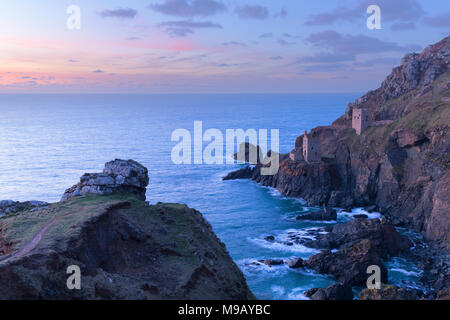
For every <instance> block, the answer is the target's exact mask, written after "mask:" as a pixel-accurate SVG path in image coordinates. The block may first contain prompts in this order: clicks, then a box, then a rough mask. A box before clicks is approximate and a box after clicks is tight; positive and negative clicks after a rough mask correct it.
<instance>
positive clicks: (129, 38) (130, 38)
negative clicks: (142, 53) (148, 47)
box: [125, 37, 141, 41]
mask: <svg viewBox="0 0 450 320" xmlns="http://www.w3.org/2000/svg"><path fill="white" fill-rule="evenodd" d="M140 39H141V38H139V37H128V38H126V39H125V40H127V41H135V40H140Z"/></svg>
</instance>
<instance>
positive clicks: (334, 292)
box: [311, 283, 353, 300]
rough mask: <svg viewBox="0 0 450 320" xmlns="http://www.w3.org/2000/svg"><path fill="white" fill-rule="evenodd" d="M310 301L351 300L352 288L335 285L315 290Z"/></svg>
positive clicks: (339, 284) (345, 285)
mask: <svg viewBox="0 0 450 320" xmlns="http://www.w3.org/2000/svg"><path fill="white" fill-rule="evenodd" d="M311 299H312V300H353V291H352V287H351V286H350V285H348V284H341V283H335V284H332V285H330V286H328V287H326V288H321V289H318V290H316V292H315V293H313V294H312V295H311Z"/></svg>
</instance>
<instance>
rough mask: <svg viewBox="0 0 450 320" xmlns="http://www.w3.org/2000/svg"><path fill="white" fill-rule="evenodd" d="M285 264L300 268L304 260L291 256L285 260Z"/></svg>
mask: <svg viewBox="0 0 450 320" xmlns="http://www.w3.org/2000/svg"><path fill="white" fill-rule="evenodd" d="M286 265H287V266H288V267H289V268H291V269H297V268H302V267H304V266H305V261H303V259H302V258H291V259H288V260H286Z"/></svg>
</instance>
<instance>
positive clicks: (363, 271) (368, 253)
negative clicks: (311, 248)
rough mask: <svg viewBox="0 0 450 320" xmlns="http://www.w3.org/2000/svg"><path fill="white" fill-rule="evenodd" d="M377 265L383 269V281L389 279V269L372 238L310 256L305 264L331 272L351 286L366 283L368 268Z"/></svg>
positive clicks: (323, 272)
mask: <svg viewBox="0 0 450 320" xmlns="http://www.w3.org/2000/svg"><path fill="white" fill-rule="evenodd" d="M372 265H377V266H379V267H380V269H381V271H382V272H381V281H382V282H386V281H387V270H386V268H385V267H384V266H383V263H382V260H381V256H380V254H379V250H378V248H377V247H376V245H375V244H374V243H373V242H371V241H370V240H361V241H360V242H358V243H356V244H354V245H353V246H352V247H350V248H343V249H341V250H339V251H337V252H332V251H330V250H326V251H323V252H321V253H319V254H316V255H314V256H312V257H310V258H309V259H308V260H307V261H306V262H305V266H306V267H307V268H309V269H312V270H314V271H316V272H318V273H322V274H330V275H332V276H334V277H335V278H336V279H337V280H338V281H339V282H341V283H343V284H348V285H351V286H357V285H365V284H366V281H367V278H368V274H367V268H368V267H369V266H372Z"/></svg>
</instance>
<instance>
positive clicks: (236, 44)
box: [222, 41, 247, 47]
mask: <svg viewBox="0 0 450 320" xmlns="http://www.w3.org/2000/svg"><path fill="white" fill-rule="evenodd" d="M222 45H223V46H226V47H229V46H238V47H246V46H247V45H246V44H245V43H243V42H238V41H229V42H224V43H222Z"/></svg>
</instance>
